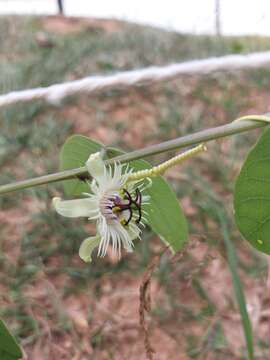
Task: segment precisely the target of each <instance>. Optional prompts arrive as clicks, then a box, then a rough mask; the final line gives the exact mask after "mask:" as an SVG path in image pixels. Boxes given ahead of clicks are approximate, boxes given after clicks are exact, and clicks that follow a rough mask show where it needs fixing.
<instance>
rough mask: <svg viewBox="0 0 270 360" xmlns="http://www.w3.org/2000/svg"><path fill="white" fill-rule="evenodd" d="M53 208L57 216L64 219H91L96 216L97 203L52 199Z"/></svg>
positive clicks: (84, 200) (82, 200)
mask: <svg viewBox="0 0 270 360" xmlns="http://www.w3.org/2000/svg"><path fill="white" fill-rule="evenodd" d="M53 206H54V207H55V210H56V211H57V212H58V214H60V215H62V216H66V217H72V218H73V217H80V216H86V217H92V216H94V215H96V214H97V212H98V207H97V202H96V201H94V200H91V199H76V200H61V199H60V198H59V197H55V198H53Z"/></svg>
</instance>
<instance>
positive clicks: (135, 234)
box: [127, 222, 141, 241]
mask: <svg viewBox="0 0 270 360" xmlns="http://www.w3.org/2000/svg"><path fill="white" fill-rule="evenodd" d="M127 232H128V235H129V237H130V240H131V241H133V240H135V239H137V238H140V233H141V230H140V228H139V226H138V225H136V224H134V223H133V222H130V223H129V226H128V228H127Z"/></svg>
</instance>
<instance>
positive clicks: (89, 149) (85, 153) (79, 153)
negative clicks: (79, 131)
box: [60, 135, 102, 195]
mask: <svg viewBox="0 0 270 360" xmlns="http://www.w3.org/2000/svg"><path fill="white" fill-rule="evenodd" d="M101 147H102V145H101V144H100V143H98V142H96V141H92V140H90V139H89V138H88V137H86V136H83V135H73V136H71V137H69V138H68V139H67V140H66V142H65V143H64V145H63V147H62V149H61V152H60V169H61V170H68V169H75V168H78V167H80V166H84V165H85V163H86V161H87V160H88V157H89V155H90V154H92V153H95V152H97V151H99V150H100V149H101ZM64 189H65V192H66V194H67V195H81V193H83V192H88V191H89V187H88V185H87V184H86V183H85V182H84V181H80V180H76V179H75V180H66V181H65V182H64Z"/></svg>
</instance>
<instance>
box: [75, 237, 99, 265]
mask: <svg viewBox="0 0 270 360" xmlns="http://www.w3.org/2000/svg"><path fill="white" fill-rule="evenodd" d="M100 240H101V238H100V236H99V235H96V236H91V237H89V238H87V239H85V240H84V241H83V242H82V244H81V246H80V250H79V256H80V258H81V259H82V260H83V261H85V262H91V261H92V257H91V255H92V252H93V250H94V249H95V247H97V246H98V244H99V243H100Z"/></svg>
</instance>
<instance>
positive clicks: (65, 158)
mask: <svg viewBox="0 0 270 360" xmlns="http://www.w3.org/2000/svg"><path fill="white" fill-rule="evenodd" d="M101 148H102V145H101V144H99V143H97V142H95V141H93V140H91V139H89V138H87V137H85V136H82V135H73V136H72V137H70V138H68V139H67V140H66V142H65V144H64V145H63V148H62V151H61V159H60V167H61V170H67V169H73V168H76V167H80V166H84V165H85V162H86V160H87V159H88V157H89V155H90V154H91V153H93V152H96V151H99V150H100V149H101ZM119 154H122V152H121V151H119V150H116V149H108V151H107V157H108V158H111V157H114V156H117V155H119ZM130 165H131V167H133V168H134V169H135V170H142V169H147V168H151V165H150V164H149V163H147V162H146V161H144V160H135V161H132V162H130ZM152 181H153V182H152V186H151V187H150V188H148V189H147V190H146V192H147V194H148V195H150V197H151V205H146V206H145V210H146V211H147V212H148V216H147V219H148V223H149V225H150V226H151V227H152V229H153V230H154V231H155V232H156V233H157V234H158V235H159V236H160V238H161V239H162V240H163V241H164V242H165V243H166V244H167V245H169V246H170V247H171V249H172V250H173V251H179V250H180V249H182V247H183V245H184V243H185V241H186V239H187V237H188V229H187V222H186V219H185V216H184V214H183V211H182V209H181V207H180V204H179V202H178V200H177V198H176V196H175V194H174V192H173V190H172V189H171V187H170V186H169V184H168V183H167V182H166V181H165V180H164V179H163V178H162V177H161V176H158V177H155V178H152ZM64 189H65V192H66V193H67V194H68V195H80V194H81V193H82V192H88V191H89V187H88V185H87V184H85V183H84V182H83V181H80V180H79V179H78V180H77V179H75V180H66V181H65V182H64Z"/></svg>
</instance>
